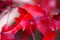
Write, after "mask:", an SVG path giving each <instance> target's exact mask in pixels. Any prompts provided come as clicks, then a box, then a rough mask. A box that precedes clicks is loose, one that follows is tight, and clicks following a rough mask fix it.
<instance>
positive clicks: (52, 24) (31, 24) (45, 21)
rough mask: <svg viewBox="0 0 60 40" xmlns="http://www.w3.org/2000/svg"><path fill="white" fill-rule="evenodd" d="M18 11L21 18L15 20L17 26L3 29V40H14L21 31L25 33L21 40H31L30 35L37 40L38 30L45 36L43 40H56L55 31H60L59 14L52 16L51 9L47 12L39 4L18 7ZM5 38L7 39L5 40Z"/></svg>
mask: <svg viewBox="0 0 60 40" xmlns="http://www.w3.org/2000/svg"><path fill="white" fill-rule="evenodd" d="M45 5H46V4H45ZM48 8H49V7H48ZM45 9H46V8H45ZM18 11H19V13H20V14H21V16H19V18H16V19H15V20H16V24H14V25H12V27H9V26H8V25H5V26H4V27H3V29H2V32H3V34H2V35H3V36H2V40H14V35H15V34H16V33H17V32H18V31H19V30H22V31H23V33H22V35H21V37H20V40H29V39H27V37H28V36H30V35H32V37H33V40H35V37H34V34H33V33H34V31H35V30H36V29H38V31H40V32H41V33H42V34H43V35H44V37H43V39H42V40H55V38H56V36H57V34H56V32H55V30H60V13H59V12H58V14H57V15H55V14H54V15H52V12H51V9H49V10H48V12H46V11H45V10H44V9H43V7H41V6H39V5H38V4H36V5H31V4H24V5H23V6H22V7H18ZM49 12H50V13H49ZM47 14H48V15H47ZM6 27H7V29H6ZM6 33H7V34H6ZM10 34H12V36H10ZM4 37H5V38H6V39H4ZM17 40H18V39H17Z"/></svg>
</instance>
